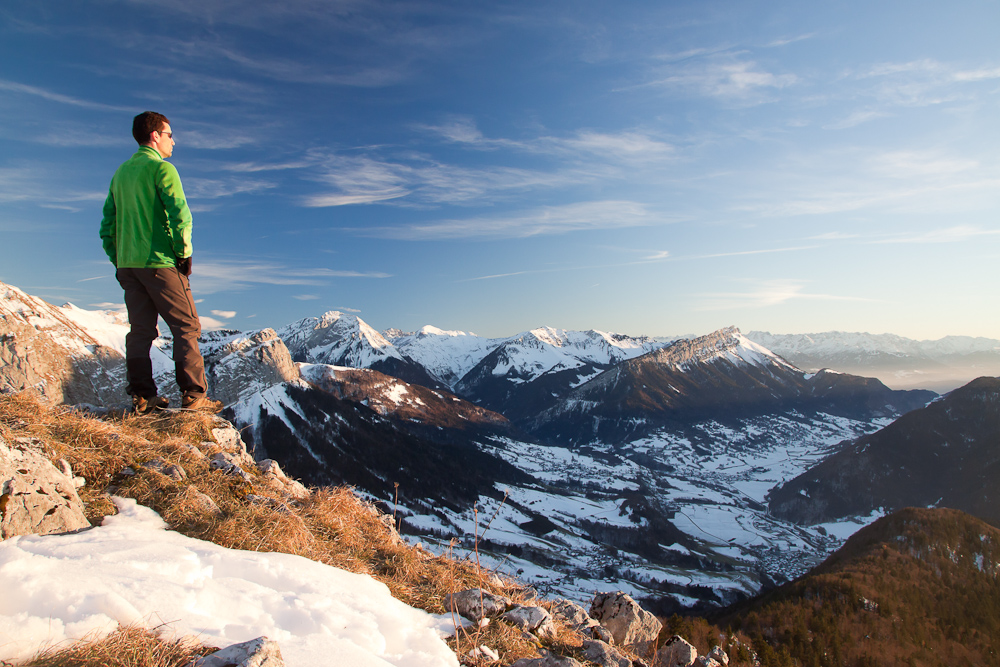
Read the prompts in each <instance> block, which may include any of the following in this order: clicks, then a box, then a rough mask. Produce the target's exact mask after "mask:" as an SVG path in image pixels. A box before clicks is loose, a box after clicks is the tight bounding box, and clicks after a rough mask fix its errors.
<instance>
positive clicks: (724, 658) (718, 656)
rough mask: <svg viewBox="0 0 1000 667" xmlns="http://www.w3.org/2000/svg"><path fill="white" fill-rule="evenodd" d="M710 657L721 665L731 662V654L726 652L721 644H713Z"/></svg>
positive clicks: (709, 653)
mask: <svg viewBox="0 0 1000 667" xmlns="http://www.w3.org/2000/svg"><path fill="white" fill-rule="evenodd" d="M708 657H709V658H711V659H713V660H715V661H716V662H717V663H719V664H720V665H728V664H729V655H727V654H726V652H725V651H724V650H723V649H722V647H721V646H713V647H712V650H711V651H709V652H708Z"/></svg>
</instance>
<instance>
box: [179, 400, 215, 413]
mask: <svg viewBox="0 0 1000 667" xmlns="http://www.w3.org/2000/svg"><path fill="white" fill-rule="evenodd" d="M181 407H182V408H184V409H185V410H197V411H198V412H208V413H210V414H213V415H214V414H215V413H217V412H221V411H222V401H216V400H214V399H211V398H209V397H208V396H197V397H195V396H185V397H184V400H183V401H181Z"/></svg>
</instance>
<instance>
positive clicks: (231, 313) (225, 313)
mask: <svg viewBox="0 0 1000 667" xmlns="http://www.w3.org/2000/svg"><path fill="white" fill-rule="evenodd" d="M211 313H212V314H213V315H215V316H216V317H221V318H222V319H224V320H231V319H233V318H234V317H236V311H235V310H213V311H211Z"/></svg>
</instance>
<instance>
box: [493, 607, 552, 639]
mask: <svg viewBox="0 0 1000 667" xmlns="http://www.w3.org/2000/svg"><path fill="white" fill-rule="evenodd" d="M501 618H503V620H505V621H507V622H508V623H510V624H511V625H513V626H515V627H517V628H520V629H521V630H524V631H525V632H530V633H532V634H534V635H536V636H538V637H539V638H541V639H553V638H554V637H555V636H556V626H555V624H554V623H553V622H552V615H551V614H550V613H549V612H548V611H546V610H545V609H543V608H542V607H514V608H513V609H511V610H510V611H508V612H507V613H506V614H504V615H503V616H502V617H501Z"/></svg>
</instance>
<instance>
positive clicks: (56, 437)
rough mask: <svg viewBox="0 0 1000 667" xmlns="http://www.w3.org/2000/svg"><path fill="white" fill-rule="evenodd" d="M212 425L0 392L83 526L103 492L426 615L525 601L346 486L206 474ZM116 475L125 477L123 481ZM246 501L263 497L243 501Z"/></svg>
mask: <svg viewBox="0 0 1000 667" xmlns="http://www.w3.org/2000/svg"><path fill="white" fill-rule="evenodd" d="M219 425H221V424H220V420H218V419H217V418H216V417H214V416H210V415H204V414H199V413H184V412H178V413H165V414H160V415H157V416H135V415H130V414H121V413H119V414H112V415H108V416H106V417H104V418H97V417H94V416H91V415H88V414H85V413H81V412H78V411H75V410H71V409H68V408H60V407H56V408H52V407H49V406H47V405H45V404H43V403H41V402H40V401H39V400H38V399H37V398H35V397H33V396H31V395H30V394H27V393H22V394H17V395H2V396H0V437H3V438H4V439H6V440H8V441H10V440H12V439H13V438H15V437H32V438H37V439H38V440H39V441H40V444H41V446H42V447H43V448H44V449H45V450H46V453H47V454H48V455H49V456H50V457H51V458H52V459H53V460H56V459H59V458H64V459H66V460H67V461H68V462H69V463H70V465H71V466H72V468H73V472H74V474H76V475H78V476H81V477H83V478H85V479H86V480H87V484H86V486H84V487H83V488H82V489H80V496H81V498H82V499H83V501H84V503H85V504H86V507H87V516H88V519H90V521H91V522H92V523H95V524H96V523H99V522H100V520H101V519H102V518H103V517H104V516H108V515H110V514H114V513H115V512H116V508H115V506H114V504H113V503H112V502H111V497H110V493H114V494H115V495H118V496H123V497H128V498H134V499H135V500H137V501H138V502H139V503H140V504H142V505H146V506H148V507H151V508H153V509H154V510H156V511H157V512H158V513H159V514H160V515H161V516H162V517H163V519H164V520H165V521H166V522H167V523H168V524H169V525H170V527H171V528H172V529H174V530H177V531H178V532H181V533H183V534H185V535H189V536H191V537H196V538H199V539H203V540H208V541H211V542H214V543H216V544H219V545H221V546H224V547H228V548H233V549H245V550H251V551H264V552H282V553H289V554H295V555H299V556H304V557H306V558H309V559H311V560H315V561H318V562H321V563H325V564H328V565H333V566H336V567H339V568H343V569H345V570H349V571H351V572H357V573H363V574H368V575H371V576H372V577H374V578H375V579H377V580H379V581H381V582H383V583H385V584H386V585H387V586H388V587H389V589H390V590H391V591H392V594H393V595H394V596H395V597H397V598H398V599H400V600H402V601H403V602H405V603H407V604H409V605H412V606H414V607H417V608H420V609H424V610H426V611H428V612H431V613H444V612H445V608H444V598H445V596H446V595H447V594H448V593H453V592H458V591H461V590H466V589H469V588H476V587H481V588H483V589H484V590H488V591H490V592H493V593H497V594H501V595H506V596H507V597H509V598H512V599H513V600H515V601H516V602H523V601H526V599H527V596H528V593H527V591H526V589H525V588H524V587H523V586H521V585H519V584H517V583H515V582H511V581H504V580H501V579H499V578H498V577H495V576H493V575H492V574H491V573H488V572H483V571H481V570H480V569H479V568H477V567H476V566H475V564H472V563H468V562H459V561H456V560H453V559H450V558H447V557H443V556H435V555H432V554H430V553H429V552H427V551H425V550H423V549H420V548H418V547H415V546H411V545H408V544H407V543H405V542H404V541H403V540H401V539H400V538H399V535H398V534H397V533H396V531H395V530H394V528H393V527H392V519H391V518H390V517H387V516H385V515H382V514H380V513H379V512H378V511H377V510H375V508H374V507H373V506H372V505H370V504H368V503H366V502H364V501H362V500H360V499H359V498H357V497H356V496H355V495H354V493H353V492H352V490H351V489H350V488H346V487H335V488H323V489H315V490H313V493H312V494H311V496H310V498H309V499H307V500H305V501H303V502H302V503H289V502H288V499H287V498H285V497H283V496H282V494H280V493H279V492H277V491H275V490H273V489H272V488H270V487H269V486H267V485H266V484H265V483H264V479H263V477H262V476H261V475H260V474H259V473H258V471H257V470H256V469H255V468H254V467H253V466H245V468H247V472H249V473H250V475H251V477H252V482H251V483H247V482H246V481H244V480H242V479H240V478H238V477H235V476H229V475H225V474H223V473H221V472H219V471H213V470H210V469H209V465H208V458H207V457H206V456H205V454H208V455H211V454H212V453H214V452H215V451H221V450H222V448H221V447H220V446H219V445H217V444H216V443H215V442H214V440H213V437H212V433H211V429H212V428H213V427H217V426H219ZM155 458H160V459H162V460H163V461H165V462H166V463H168V464H177V465H179V466H181V467H182V468H183V469H184V471H185V473H186V475H187V478H186V479H184V480H183V481H179V482H178V481H174V480H172V479H171V478H169V477H167V476H165V475H163V474H160V473H157V472H154V471H152V470H149V469H147V468H143V467H142V464H144V463H146V462H147V461H150V460H152V459H155ZM126 468H131V469H132V470H133V471H135V473H136V474H134V475H123V474H122V472H123V471H124V470H126ZM194 491H197V492H199V493H201V494H205V495H207V496H209V497H210V498H212V499H213V500H214V501H215V503H216V504H217V505H218V507H219V508H220V509H221V511H222V513H221V516H219V515H216V514H213V513H212V512H210V511H208V510H206V509H205V507H204V506H203V505H202V504H200V503H198V502H197V501H196V499H195V496H196V494H195V493H194ZM251 494H252V495H253V496H256V497H257V498H268V499H270V501H271V502H266V503H261V502H252V501H251V499H250V496H251ZM130 633H131V631H128V633H127V634H128V635H129V636H131V634H130ZM536 642H537V640H534V639H533V638H530V637H528V636H525V635H523V634H522V633H521V632H520V631H519V630H517V629H514V628H511V627H510V626H508V625H506V624H503V623H496V622H494V623H490V624H489V625H488V626H487V627H485V628H478V629H476V630H475V631H474V632H471V633H468V632H460V633H459V635H458V637H456V638H454V640H453V647H454V648H455V651H456V653H457V654H458V655H459V656H464V655H465V654H466V653H468V651H470V650H471V649H472V648H474V647H476V646H479V645H481V644H486V645H488V646H490V647H491V648H492V649H494V650H495V651H497V652H498V653H499V654H500V655H501V665H509V664H510V663H511V662H513V661H514V660H517V659H518V658H521V657H528V656H532V655H535V654H537V649H538V645H537V643H536ZM580 644H581V638H580V636H579V635H577V634H576V633H573V632H571V631H568V630H566V629H565V628H563V629H561V630H560V632H559V635H558V636H557V638H556V639H555V640H552V641H549V642H546V648H549V649H550V650H552V651H554V652H556V653H564V654H571V653H575V652H578V651H579V648H580ZM31 664H36V663H31ZM37 664H59V665H62V664H67V665H68V664H84V663H70V662H67V663H37ZM91 664H95V663H91ZM108 664H119V663H108ZM120 664H133V663H120ZM134 664H137V665H138V664H146V663H134ZM163 664H173V663H163Z"/></svg>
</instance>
